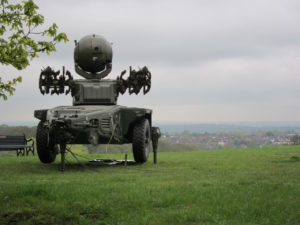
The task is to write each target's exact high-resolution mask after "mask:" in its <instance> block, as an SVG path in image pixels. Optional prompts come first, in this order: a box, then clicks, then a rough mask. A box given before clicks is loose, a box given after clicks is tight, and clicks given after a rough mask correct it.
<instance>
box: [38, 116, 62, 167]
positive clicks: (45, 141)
mask: <svg viewBox="0 0 300 225" xmlns="http://www.w3.org/2000/svg"><path fill="white" fill-rule="evenodd" d="M36 147H37V153H38V156H39V159H40V161H41V162H42V163H52V162H54V160H55V158H56V154H57V152H58V149H57V145H55V144H54V143H53V141H52V140H51V139H50V135H49V129H47V128H46V127H44V126H43V122H42V121H40V122H39V124H38V127H37V131H36Z"/></svg>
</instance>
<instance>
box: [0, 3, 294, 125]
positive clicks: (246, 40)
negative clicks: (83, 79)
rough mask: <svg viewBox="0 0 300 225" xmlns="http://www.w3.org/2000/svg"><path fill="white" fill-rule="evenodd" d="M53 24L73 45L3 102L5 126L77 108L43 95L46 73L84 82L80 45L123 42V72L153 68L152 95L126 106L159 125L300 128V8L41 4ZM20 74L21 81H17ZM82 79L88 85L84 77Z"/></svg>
mask: <svg viewBox="0 0 300 225" xmlns="http://www.w3.org/2000/svg"><path fill="white" fill-rule="evenodd" d="M36 3H37V4H38V5H39V7H40V9H39V12H40V13H41V14H43V15H44V16H45V21H46V25H50V24H51V23H52V22H55V23H57V25H58V26H59V30H60V31H63V32H65V33H66V34H67V35H68V38H69V39H70V42H68V43H66V44H58V45H57V52H56V53H54V54H51V55H50V56H42V57H40V58H39V59H36V60H35V61H33V62H32V63H31V65H30V66H29V67H28V68H27V69H26V70H24V71H16V70H14V69H12V68H10V67H3V66H1V67H0V69H1V76H2V77H3V79H4V80H5V79H8V78H12V77H13V75H16V76H17V75H22V76H23V83H22V84H19V85H18V86H17V91H16V93H15V95H14V96H12V97H10V98H9V99H8V101H2V100H1V101H0V118H1V119H0V122H13V121H14V122H16V121H26V122H27V121H36V120H35V119H34V118H33V111H34V110H35V109H43V108H51V107H55V106H57V105H71V104H72V99H71V96H70V95H68V96H64V95H59V96H42V95H41V94H40V92H39V89H38V78H39V73H40V71H41V68H43V67H46V66H48V65H49V66H52V67H53V68H55V69H57V70H58V69H61V67H62V66H63V65H64V66H66V69H68V70H70V72H71V73H72V74H73V75H75V71H74V64H73V49H74V42H73V40H79V39H80V38H82V37H83V36H85V35H88V34H93V33H95V34H99V35H102V36H104V37H105V38H106V39H107V40H108V41H110V42H112V43H113V51H114V56H113V71H112V73H111V74H110V76H109V78H116V77H117V76H118V75H119V74H120V72H121V71H122V70H123V69H128V67H129V66H133V67H135V68H138V67H142V66H144V65H146V66H148V68H149V70H150V71H151V73H152V88H151V91H150V92H149V93H148V94H147V95H145V96H143V95H142V94H140V95H138V96H134V95H131V96H129V95H128V94H127V93H126V94H125V95H123V96H120V97H119V101H118V104H120V105H125V106H138V107H147V108H152V109H153V110H154V115H153V119H154V120H155V121H157V122H238V121H300V29H299V28H300V1H299V0H226V1H224V0H197V1H191V0H185V1H176V0H173V1H164V0H160V1H138V0H132V1H121V0H111V1H104V0H103V1H99V0H85V1H80V0H77V1H74V0H51V1H50V0H49V1H36ZM11 74H13V75H11ZM75 77H76V78H80V77H79V76H75Z"/></svg>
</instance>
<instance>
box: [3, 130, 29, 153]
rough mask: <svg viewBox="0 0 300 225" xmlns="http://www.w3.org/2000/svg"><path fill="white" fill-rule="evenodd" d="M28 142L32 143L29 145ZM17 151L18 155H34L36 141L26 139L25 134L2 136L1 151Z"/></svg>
mask: <svg viewBox="0 0 300 225" xmlns="http://www.w3.org/2000/svg"><path fill="white" fill-rule="evenodd" d="M28 142H32V143H31V145H28ZM14 150H16V151H17V156H18V155H25V152H26V155H28V153H29V152H32V155H34V140H33V139H32V138H29V139H26V137H25V134H21V135H20V134H14V135H2V134H0V151H14Z"/></svg>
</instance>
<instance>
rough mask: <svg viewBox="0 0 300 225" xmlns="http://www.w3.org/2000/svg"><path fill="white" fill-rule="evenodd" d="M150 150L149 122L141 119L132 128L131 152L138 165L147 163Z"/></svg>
mask: <svg viewBox="0 0 300 225" xmlns="http://www.w3.org/2000/svg"><path fill="white" fill-rule="evenodd" d="M150 148H151V132H150V125H149V121H148V120H147V119H146V118H143V119H141V120H139V121H137V122H136V123H135V125H134V127H133V136H132V151H133V157H134V160H135V161H136V162H138V163H144V162H147V159H148V156H149V152H150Z"/></svg>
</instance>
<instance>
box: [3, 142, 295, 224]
mask: <svg viewBox="0 0 300 225" xmlns="http://www.w3.org/2000/svg"><path fill="white" fill-rule="evenodd" d="M299 149H300V147H299V146H289V147H272V148H271V147H270V148H262V149H246V150H240V149H234V150H233V149H227V150H210V151H196V152H195V151H193V152H176V153H175V152H174V153H170V152H164V153H159V154H158V164H157V165H153V164H152V161H151V160H150V161H149V162H147V163H146V164H143V165H131V166H127V167H124V166H103V165H102V166H100V165H95V164H93V165H90V164H88V163H87V160H85V161H84V160H83V162H84V163H85V165H86V167H88V168H89V169H87V168H86V167H83V166H82V165H80V164H79V163H77V162H76V160H74V159H72V157H71V156H70V155H68V158H67V159H68V162H69V164H67V167H66V171H65V172H64V173H61V172H59V171H58V168H59V162H60V160H59V158H57V159H56V162H55V163H54V164H50V165H45V164H42V163H40V162H39V160H38V158H37V157H32V156H29V157H16V156H5V157H0V224H130V225H132V224H155V225H157V224H163V225H165V224H167V225H171V224H180V225H181V224H236V225H241V224H245V225H246V224H249V225H250V224H280V225H281V224H284V225H287V224H291V225H297V224H300V150H299ZM76 151H79V150H76ZM84 156H87V157H91V158H123V157H124V156H123V155H122V154H102V155H101V154H100V155H87V154H85V155H84ZM130 158H132V155H130Z"/></svg>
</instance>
